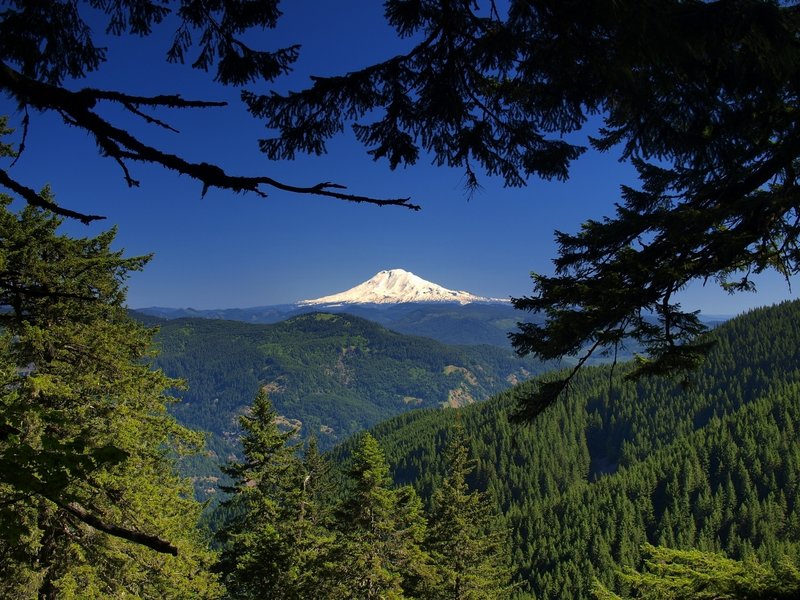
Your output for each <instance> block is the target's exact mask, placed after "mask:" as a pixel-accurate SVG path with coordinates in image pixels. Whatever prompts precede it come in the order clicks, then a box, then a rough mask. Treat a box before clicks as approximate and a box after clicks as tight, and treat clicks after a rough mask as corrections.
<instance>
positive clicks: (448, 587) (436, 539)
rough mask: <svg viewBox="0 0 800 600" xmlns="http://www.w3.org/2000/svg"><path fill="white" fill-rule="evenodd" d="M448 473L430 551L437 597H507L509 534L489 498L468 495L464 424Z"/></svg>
mask: <svg viewBox="0 0 800 600" xmlns="http://www.w3.org/2000/svg"><path fill="white" fill-rule="evenodd" d="M445 460H446V464H447V474H446V475H445V478H444V480H443V481H442V484H441V487H439V488H438V489H437V490H436V491H435V492H434V495H433V505H434V508H433V513H432V515H431V520H430V528H429V531H428V539H427V544H426V547H427V548H428V550H429V551H430V553H431V556H432V558H433V561H434V564H435V565H436V567H435V568H436V574H437V577H438V580H437V585H436V590H437V592H436V594H435V596H434V597H435V598H441V599H442V600H445V599H447V600H482V599H486V600H489V599H492V598H503V597H507V596H508V594H509V592H510V591H511V589H512V588H513V586H512V585H511V569H510V567H509V562H510V560H509V559H510V548H509V543H508V535H507V533H506V532H504V531H503V529H502V528H501V526H500V524H499V522H498V519H497V516H496V515H495V514H494V513H493V512H492V507H491V505H490V503H489V502H488V501H487V499H486V497H485V495H484V494H482V493H480V492H478V491H472V492H470V491H469V487H468V485H467V476H468V475H469V473H470V472H471V471H472V468H473V467H472V464H471V461H470V460H469V459H468V450H467V445H466V438H465V433H464V426H463V424H462V423H461V422H460V421H457V422H456V425H455V426H454V427H453V429H452V430H451V434H450V439H449V440H448V444H447V449H446V453H445Z"/></svg>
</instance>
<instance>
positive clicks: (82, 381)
mask: <svg viewBox="0 0 800 600" xmlns="http://www.w3.org/2000/svg"><path fill="white" fill-rule="evenodd" d="M41 197H42V200H43V202H44V203H47V202H51V195H50V194H49V192H48V191H46V190H45V191H44V192H43V193H42V195H41ZM10 202H11V199H10V198H8V197H5V196H0V305H2V306H3V307H4V310H3V311H2V312H0V330H2V333H0V556H2V559H0V596H2V597H6V598H33V597H38V598H78V597H79V598H110V597H120V598H123V597H124V598H145V597H147V598H155V597H159V598H188V597H194V598H208V597H215V596H217V595H218V594H219V593H220V592H221V590H220V588H219V586H218V585H217V584H216V583H215V580H214V578H213V577H212V576H210V575H209V574H208V573H207V568H208V565H209V563H210V562H211V561H212V558H213V557H212V555H211V554H210V553H209V552H208V551H207V550H206V549H205V548H204V543H203V542H202V540H201V539H200V538H199V534H198V530H197V528H196V522H197V518H198V516H199V505H198V504H197V503H196V502H195V501H194V500H193V499H192V493H191V486H190V485H189V483H188V481H185V480H182V479H180V478H178V477H177V476H176V475H175V473H174V470H173V461H172V458H170V457H173V456H176V455H180V454H182V453H184V452H185V451H188V450H192V449H196V448H198V447H199V445H200V444H201V439H200V438H198V436H196V435H195V434H193V433H191V432H189V431H188V430H186V429H184V428H183V427H181V426H179V425H178V424H177V423H176V422H175V421H174V419H173V418H171V417H170V416H169V415H168V414H167V413H166V405H167V404H168V403H169V402H171V401H172V400H173V399H172V398H171V397H170V396H169V395H168V390H169V389H170V388H171V387H173V386H174V385H175V384H176V382H175V381H173V380H170V379H168V378H167V377H165V376H164V374H163V373H161V372H158V371H153V370H151V369H150V368H149V366H148V363H147V360H146V359H147V358H148V357H149V356H150V354H151V346H152V339H151V338H152V331H149V330H147V329H145V328H144V327H142V326H141V325H139V324H137V323H136V322H134V321H133V320H131V319H130V317H129V316H128V314H127V311H126V309H125V308H124V306H123V302H124V301H125V288H124V286H123V282H124V281H125V279H126V277H127V274H128V273H129V272H130V271H136V270H139V269H141V268H142V267H143V266H144V264H145V263H146V262H147V260H148V259H147V257H140V258H124V257H123V256H122V253H121V252H114V251H112V250H111V249H110V247H111V245H112V243H113V241H114V233H115V232H114V231H109V232H106V233H103V234H101V235H99V236H98V237H96V238H85V239H84V238H78V239H76V238H70V237H67V236H64V235H59V234H58V232H57V229H58V227H59V225H60V222H61V221H60V219H58V218H55V217H54V216H53V215H52V214H51V213H49V212H48V211H46V210H42V209H40V208H34V207H30V206H29V207H28V208H26V209H24V210H23V211H22V212H21V213H20V214H14V213H12V212H11V211H10V210H9V204H10Z"/></svg>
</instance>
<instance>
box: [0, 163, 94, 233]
mask: <svg viewBox="0 0 800 600" xmlns="http://www.w3.org/2000/svg"><path fill="white" fill-rule="evenodd" d="M0 185H2V186H3V187H5V188H7V189H9V190H11V191H12V192H14V193H16V194H19V195H20V196H22V198H23V199H24V200H25V201H26V202H27V203H28V204H30V205H31V206H38V207H39V208H44V209H46V210H49V211H50V212H52V213H54V214H57V215H60V216H62V217H67V218H69V219H76V220H78V221H80V222H81V223H83V224H84V225H88V224H89V223H91V222H92V221H98V220H101V219H105V217H102V216H100V215H87V214H84V213H80V212H76V211H74V210H70V209H68V208H63V207H61V206H59V205H58V204H56V203H54V202H50V201H49V200H45V199H44V198H42V196H40V195H39V194H37V193H36V191H34V190H32V189H31V188H29V187H26V186H24V185H22V184H21V183H19V182H18V181H16V180H15V179H12V178H11V177H10V176H9V174H8V173H6V172H5V171H4V170H3V169H0Z"/></svg>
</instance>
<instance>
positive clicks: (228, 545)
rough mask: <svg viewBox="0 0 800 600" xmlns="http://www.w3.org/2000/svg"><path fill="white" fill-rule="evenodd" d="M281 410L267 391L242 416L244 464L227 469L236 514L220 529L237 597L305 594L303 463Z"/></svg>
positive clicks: (227, 575)
mask: <svg viewBox="0 0 800 600" xmlns="http://www.w3.org/2000/svg"><path fill="white" fill-rule="evenodd" d="M277 416H278V415H277V413H276V412H275V410H274V409H273V408H272V404H271V402H270V401H269V397H268V396H267V393H266V392H265V391H264V390H263V389H261V390H259V392H258V395H257V396H256V398H255V400H254V402H253V405H252V408H251V409H250V411H249V413H247V414H244V415H242V416H241V417H240V419H239V423H240V425H241V427H242V429H243V430H244V433H243V435H242V438H241V443H242V453H243V455H244V462H241V463H233V464H230V465H228V466H227V467H226V468H225V471H226V473H227V474H228V475H230V476H231V477H232V478H233V480H234V486H232V487H231V488H230V489H228V490H227V491H229V492H231V493H232V496H231V498H230V499H229V500H227V501H226V502H225V505H224V506H225V507H227V508H228V509H229V510H230V512H231V514H232V515H233V518H232V519H231V522H230V523H228V524H227V525H226V526H225V528H224V529H223V530H222V531H221V532H220V537H221V539H222V541H223V543H224V545H223V550H222V554H221V557H220V564H219V570H220V571H221V572H222V574H223V577H224V581H225V585H226V587H227V590H228V594H229V595H230V596H231V597H232V598H263V597H268V598H300V597H301V596H299V595H298V590H297V579H298V578H299V577H300V575H301V573H300V572H299V570H298V567H299V565H298V551H299V550H300V548H298V547H297V546H296V544H295V542H296V541H297V537H296V532H295V529H294V526H295V525H296V522H297V521H298V520H299V518H300V517H298V515H300V514H301V513H302V511H303V510H304V509H305V506H304V497H303V490H302V485H303V480H304V475H303V472H302V465H301V462H300V459H299V457H298V456H297V452H296V450H297V448H296V445H295V444H293V443H292V440H293V438H294V437H295V434H296V431H294V430H289V431H281V430H280V429H279V428H278V425H277V423H276V418H277Z"/></svg>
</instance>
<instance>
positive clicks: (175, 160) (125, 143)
mask: <svg viewBox="0 0 800 600" xmlns="http://www.w3.org/2000/svg"><path fill="white" fill-rule="evenodd" d="M0 89H4V90H6V91H7V92H8V93H10V94H11V95H12V96H13V97H14V98H16V99H17V101H18V102H19V103H20V105H21V106H23V107H28V106H32V107H34V108H36V109H37V110H40V111H54V112H57V113H59V114H60V115H61V116H62V117H63V118H64V120H65V121H66V122H68V123H69V124H71V125H73V126H75V127H78V128H80V129H83V130H84V131H87V132H88V133H90V134H91V135H92V136H94V138H95V141H96V143H97V145H98V147H99V148H100V150H101V152H102V154H103V155H104V156H107V157H109V158H112V159H114V160H115V161H117V163H119V164H120V165H121V167H122V168H123V172H124V175H125V180H126V182H127V183H128V185H129V186H134V185H136V183H137V182H136V181H135V180H133V179H132V178H131V176H130V174H129V173H128V171H127V168H126V167H125V161H126V160H130V161H137V162H143V163H150V164H158V165H161V166H162V167H165V168H167V169H170V170H172V171H175V172H177V173H179V174H182V175H188V176H189V177H191V178H192V179H196V180H197V181H199V182H200V183H202V184H203V191H202V193H203V195H205V193H206V192H207V191H208V190H209V188H212V187H214V188H220V189H227V190H231V191H233V192H237V193H242V192H253V193H256V194H258V195H259V196H262V197H265V196H266V194H265V193H264V192H263V191H262V190H261V189H259V188H260V186H269V187H273V188H275V189H279V190H282V191H286V192H290V193H294V194H304V195H314V196H323V197H328V198H334V199H338V200H345V201H348V202H355V203H365V204H373V205H377V206H403V207H405V208H408V209H411V210H415V211H416V210H420V208H421V207H420V206H419V205H417V204H412V203H411V201H410V198H374V197H371V196H362V195H358V194H349V193H344V192H340V191H336V190H340V189H344V186H342V185H340V184H336V183H331V182H321V183H318V184H316V185H311V186H296V185H291V184H287V183H284V182H282V181H278V180H276V179H273V178H272V177H267V176H260V177H245V176H239V175H230V174H228V173H226V172H225V171H224V170H223V169H222V168H221V167H219V166H218V165H215V164H209V163H205V162H203V163H193V162H189V161H187V160H185V159H183V158H181V157H180V156H178V155H176V154H170V153H167V152H163V151H161V150H159V149H158V148H154V147H152V146H149V145H147V144H145V143H143V142H142V141H141V140H140V139H139V138H138V137H136V136H135V135H133V134H132V133H130V132H129V131H127V130H125V129H121V128H119V127H115V126H114V125H113V124H112V123H110V122H109V121H107V120H105V119H103V118H102V117H100V116H99V115H98V114H97V113H96V112H95V111H94V108H95V105H96V103H97V102H98V101H99V100H109V101H113V102H119V103H121V104H123V106H127V108H128V110H130V109H131V106H140V105H147V106H152V107H166V108H206V107H212V106H222V105H224V104H225V103H219V102H202V101H193V100H184V99H183V98H181V97H180V96H177V95H172V96H169V95H166V96H152V97H142V96H130V95H127V94H122V93H120V92H114V91H105V90H95V89H84V90H81V91H78V92H72V91H69V90H66V89H64V88H62V87H59V86H54V85H50V84H46V83H42V82H39V81H36V80H34V79H31V78H28V77H25V76H24V75H22V74H21V73H19V72H17V71H16V70H14V69H12V68H11V67H9V66H8V65H5V64H2V65H0ZM132 112H133V113H134V114H137V115H138V116H143V114H142V113H141V112H140V111H138V110H134V111H132ZM147 118H148V119H149V120H150V119H152V117H147ZM156 121H157V120H156ZM156 124H157V125H159V126H162V127H163V126H165V125H166V124H164V123H162V122H160V121H158V122H156ZM6 181H12V180H11V179H10V178H8V177H6ZM13 183H14V184H15V185H16V186H17V187H16V188H11V189H14V191H16V192H17V193H19V194H20V195H22V196H23V198H25V200H27V201H28V202H29V203H31V204H35V205H41V201H39V200H37V201H36V202H33V201H32V200H33V198H32V196H31V195H30V193H23V192H24V191H25V190H27V188H24V187H23V186H21V185H19V184H17V183H16V182H13ZM9 187H10V186H9ZM53 206H55V205H53ZM48 208H51V210H53V212H56V213H57V214H60V215H62V216H68V217H71V218H76V219H78V220H80V221H82V222H84V223H87V222H89V221H91V220H94V219H96V218H99V217H94V216H88V215H82V214H80V213H76V212H74V211H69V210H67V209H60V210H55V209H53V208H52V207H50V206H48Z"/></svg>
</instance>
